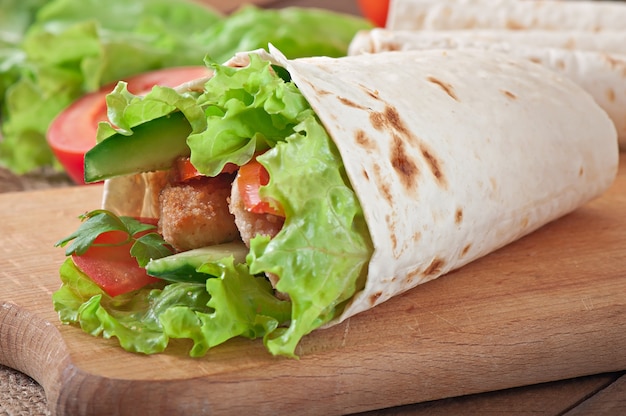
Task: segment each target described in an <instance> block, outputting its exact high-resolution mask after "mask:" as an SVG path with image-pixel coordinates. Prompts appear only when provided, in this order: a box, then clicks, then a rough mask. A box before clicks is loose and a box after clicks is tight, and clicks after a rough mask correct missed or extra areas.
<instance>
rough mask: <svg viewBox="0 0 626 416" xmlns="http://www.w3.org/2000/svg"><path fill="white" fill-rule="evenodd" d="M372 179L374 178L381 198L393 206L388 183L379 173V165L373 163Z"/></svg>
mask: <svg viewBox="0 0 626 416" xmlns="http://www.w3.org/2000/svg"><path fill="white" fill-rule="evenodd" d="M373 168H374V172H373V173H374V179H375V180H376V184H377V189H378V190H379V191H380V194H381V196H382V198H383V199H384V200H385V201H386V202H387V203H388V204H389V205H390V206H393V194H392V193H391V189H390V188H389V183H387V181H386V180H385V179H384V178H383V176H382V175H381V170H380V165H378V164H377V163H375V164H374V166H373Z"/></svg>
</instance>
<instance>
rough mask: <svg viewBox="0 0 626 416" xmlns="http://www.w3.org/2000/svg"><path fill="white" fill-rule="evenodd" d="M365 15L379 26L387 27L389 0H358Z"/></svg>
mask: <svg viewBox="0 0 626 416" xmlns="http://www.w3.org/2000/svg"><path fill="white" fill-rule="evenodd" d="M358 4H359V7H360V9H361V12H362V13H363V16H364V17H366V18H367V19H369V20H370V21H371V22H372V23H374V24H375V25H376V26H379V27H385V24H386V23H387V13H388V12H389V0H358Z"/></svg>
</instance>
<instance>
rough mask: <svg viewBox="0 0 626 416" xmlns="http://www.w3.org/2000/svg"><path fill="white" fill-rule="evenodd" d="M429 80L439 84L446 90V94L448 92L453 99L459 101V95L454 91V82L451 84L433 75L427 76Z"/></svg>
mask: <svg viewBox="0 0 626 416" xmlns="http://www.w3.org/2000/svg"><path fill="white" fill-rule="evenodd" d="M426 79H427V80H428V81H429V82H432V83H433V84H435V85H437V86H439V87H440V88H441V89H442V90H444V91H445V93H446V94H448V95H449V96H450V97H451V98H452V99H453V100H455V101H459V97H457V95H456V93H455V92H454V87H453V86H452V84H449V83H447V82H444V81H441V80H440V79H437V78H435V77H433V76H430V77H428V78H426Z"/></svg>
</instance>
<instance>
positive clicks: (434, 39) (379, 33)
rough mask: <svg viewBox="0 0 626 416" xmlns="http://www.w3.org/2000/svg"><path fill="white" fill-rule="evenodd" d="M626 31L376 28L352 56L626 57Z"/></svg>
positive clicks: (357, 42)
mask: <svg viewBox="0 0 626 416" xmlns="http://www.w3.org/2000/svg"><path fill="white" fill-rule="evenodd" d="M624 29H625V30H624V31H605V32H597V33H593V34H590V33H589V32H586V31H582V30H558V31H555V30H545V29H532V30H502V29H467V30H463V29H457V30H418V29H415V30H409V29H397V30H392V29H383V28H375V29H372V30H364V31H360V32H358V33H357V34H356V35H355V37H354V38H353V40H352V43H351V45H350V50H349V54H350V55H354V54H356V53H360V52H382V51H387V50H389V51H392V50H406V49H429V48H436V47H441V48H446V49H448V48H460V47H467V46H473V45H482V44H490V43H505V44H510V45H525V46H533V47H547V48H558V49H569V50H577V51H595V52H607V53H617V54H626V26H625V27H624Z"/></svg>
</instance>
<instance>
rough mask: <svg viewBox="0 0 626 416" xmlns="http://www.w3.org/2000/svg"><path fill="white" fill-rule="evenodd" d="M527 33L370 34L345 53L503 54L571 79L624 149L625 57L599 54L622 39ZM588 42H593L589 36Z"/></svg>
mask: <svg viewBox="0 0 626 416" xmlns="http://www.w3.org/2000/svg"><path fill="white" fill-rule="evenodd" d="M531 33H532V32H510V31H509V32H506V31H502V32H500V33H495V32H489V34H486V33H482V34H481V33H480V32H477V33H473V32H472V31H459V32H458V33H457V32H455V31H447V32H437V31H433V32H423V31H390V30H385V29H374V30H371V31H364V32H360V33H358V34H357V36H355V38H354V39H353V41H352V43H351V45H350V51H349V53H350V54H352V55H356V54H361V53H380V52H386V51H408V50H423V49H458V48H473V49H484V50H491V51H497V52H503V53H507V54H509V55H511V56H515V57H517V58H522V59H527V60H530V61H533V62H536V63H539V64H542V65H544V66H546V67H548V68H550V69H552V70H554V71H557V72H559V73H562V74H563V75H565V76H567V77H569V78H570V79H572V80H573V81H574V82H576V83H577V84H578V85H580V86H581V87H582V88H583V89H585V90H586V91H587V92H589V93H590V94H591V95H592V96H593V98H594V100H595V101H596V102H597V103H598V104H599V105H600V106H601V107H602V108H603V109H604V110H605V111H606V112H607V114H608V115H609V117H610V118H611V120H613V123H614V124H615V127H616V129H617V133H618V138H619V144H620V147H621V148H623V149H626V54H624V53H615V52H608V51H607V50H602V49H601V48H603V47H604V46H608V47H610V46H615V45H614V43H615V44H616V42H613V41H616V40H617V39H618V38H620V37H622V36H621V35H617V34H613V33H611V36H605V37H603V38H598V39H597V40H598V42H595V43H593V42H591V41H589V40H587V41H585V40H584V39H585V36H582V35H579V34H578V33H580V32H577V34H576V35H572V34H570V36H569V37H568V36H566V34H564V33H563V34H560V33H556V32H550V33H554V36H549V37H547V38H544V39H543V40H541V39H540V38H539V37H535V36H527V35H530V34H531ZM607 34H608V33H607ZM559 35H561V36H559ZM613 35H614V36H613ZM572 36H574V37H572ZM587 38H592V36H589V35H588V34H587ZM570 40H572V41H574V42H573V43H574V44H576V43H577V44H578V45H581V44H582V45H583V46H584V45H586V46H587V47H588V48H597V49H600V50H592V49H588V50H579V49H567V48H565V46H566V45H567V44H568V43H569V41H570ZM576 41H577V42H576ZM585 42H587V43H585ZM622 49H626V42H623V47H622Z"/></svg>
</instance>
